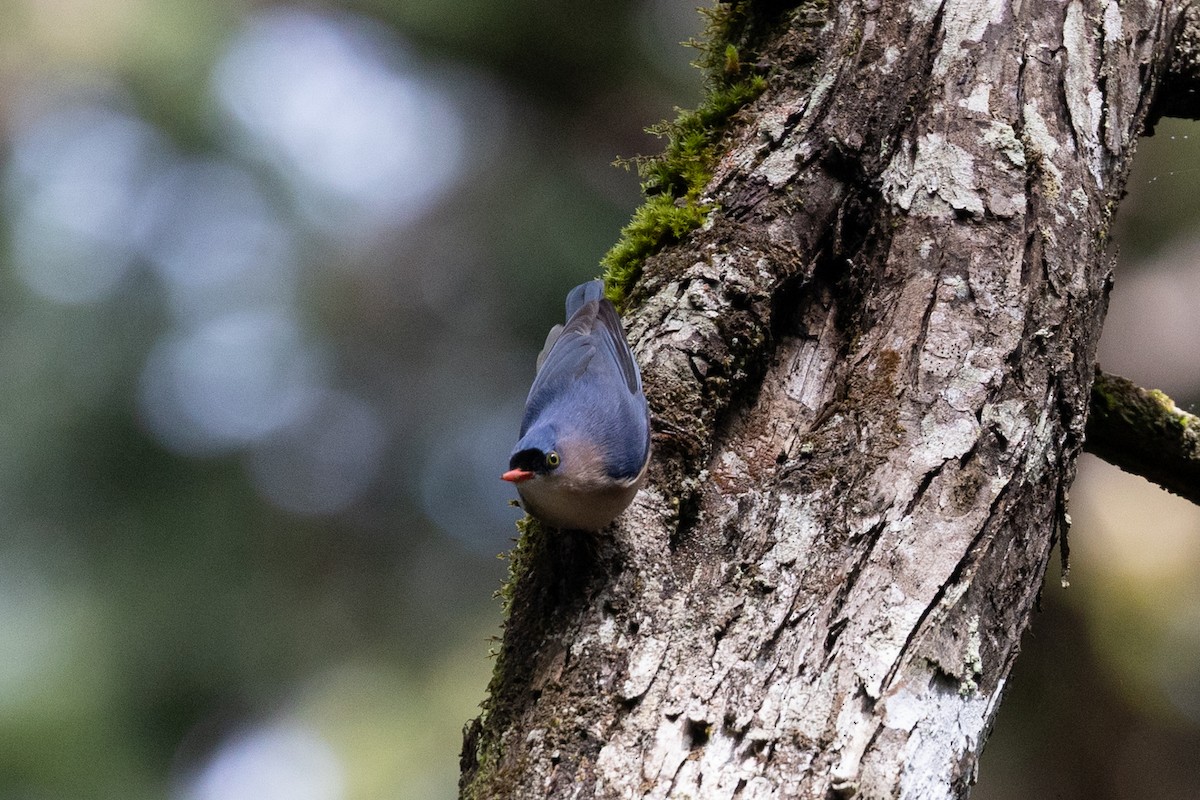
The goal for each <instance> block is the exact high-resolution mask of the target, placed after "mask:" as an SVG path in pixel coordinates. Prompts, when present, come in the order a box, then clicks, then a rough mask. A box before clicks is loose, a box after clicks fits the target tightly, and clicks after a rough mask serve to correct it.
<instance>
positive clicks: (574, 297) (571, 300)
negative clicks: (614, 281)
mask: <svg viewBox="0 0 1200 800" xmlns="http://www.w3.org/2000/svg"><path fill="white" fill-rule="evenodd" d="M602 297H604V281H601V280H595V281H588V282H587V283H581V284H579V285H578V286H576V287H575V288H574V289H572V290H571V292H570V294H568V295H567V319H570V318H571V317H572V316H574V315H575V312H576V311H578V310H579V309H580V308H582V307H583V305H584V304H585V303H590V302H592V301H593V300H599V299H600V298H602Z"/></svg>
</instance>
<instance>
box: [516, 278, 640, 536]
mask: <svg viewBox="0 0 1200 800" xmlns="http://www.w3.org/2000/svg"><path fill="white" fill-rule="evenodd" d="M649 461H650V409H649V406H648V405H647V403H646V395H645V392H644V391H643V389H642V374H641V371H640V370H639V369H638V365H637V361H635V360H634V357H633V352H632V351H631V350H630V349H629V343H628V342H626V340H625V332H624V331H623V330H622V328H621V318H620V317H619V316H618V315H617V310H616V308H614V307H613V304H612V303H611V302H610V301H609V300H608V299H607V298H605V296H604V282H603V281H601V280H594V281H590V282H587V283H581V284H580V285H579V286H576V287H575V288H574V289H572V290H571V291H570V292H569V293H568V294H567V301H566V323H565V324H563V325H555V326H554V327H553V328H551V329H550V333H549V334H547V336H546V344H545V346H544V347H543V348H542V351H541V353H540V354H539V355H538V358H537V368H536V375H535V376H534V379H533V385H532V386H531V387H530V389H529V397H528V398H527V399H526V401H525V413H524V416H523V417H522V419H521V431H520V438H519V440H518V441H517V444H516V446H515V447H514V448H513V451H512V456H511V457H510V458H509V461H508V471H507V472H505V473H504V474H503V475H501V476H500V477H501V478H502V479H504V480H506V481H509V482H511V483H513V484H515V485H516V487H517V492H518V494H520V496H521V505H522V507H523V508H524V509H525V510H526V511H527V512H529V513H530V514H532V515H533V516H534V517H536V518H538V519H539V520H541V521H542V522H543V523H545V524H547V525H549V526H551V527H554V528H559V529H565V530H582V531H598V530H601V529H603V528H604V527H606V526H607V525H608V524H609V523H610V522H612V521H613V520H614V519H616V518H617V517H618V516H620V515H621V513H622V512H623V511H624V510H625V509H626V508H627V507H628V506H629V504H630V503H632V502H633V498H634V495H636V494H637V491H638V489H639V488H640V487H641V485H642V483H643V482H644V481H645V478H646V466H647V464H648V463H649Z"/></svg>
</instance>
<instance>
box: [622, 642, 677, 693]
mask: <svg viewBox="0 0 1200 800" xmlns="http://www.w3.org/2000/svg"><path fill="white" fill-rule="evenodd" d="M669 643H670V639H658V638H655V637H653V636H645V637H643V638H642V639H640V640H639V641H638V643H637V644H636V645H634V648H633V652H631V653H630V654H629V670H628V676H627V677H626V678H625V680H624V681H623V682H622V683H621V688H620V692H621V697H622V698H624V699H626V700H632V699H634V698H635V697H641V696H642V695H643V694H645V693H646V689H648V688H649V687H650V682H651V681H652V680H654V676H655V675H657V674H658V668H659V667H661V666H662V662H663V657H664V656H666V654H667V645H668V644H669Z"/></svg>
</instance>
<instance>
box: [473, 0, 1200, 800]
mask: <svg viewBox="0 0 1200 800" xmlns="http://www.w3.org/2000/svg"><path fill="white" fill-rule="evenodd" d="M770 5H771V4H762V5H761V6H759V7H755V8H752V9H751V10H750V11H749V12H748V13H749V15H750V16H752V17H753V22H752V24H751V23H748V24H747V26H746V27H745V28H744V30H750V29H751V28H753V29H754V30H755V31H756V32H757V33H756V34H755V35H756V36H757V37H758V38H757V39H756V42H757V43H758V47H757V48H756V49H757V52H756V53H755V57H756V58H757V59H758V64H759V65H760V66H762V67H763V68H765V67H766V66H768V65H769V67H770V72H769V73H768V83H767V89H766V91H765V92H764V93H763V94H762V95H761V96H760V97H759V98H758V99H757V100H756V101H754V102H753V103H752V104H750V105H749V106H747V107H746V108H745V109H744V110H743V111H742V112H740V114H739V116H738V118H737V119H736V120H735V125H734V127H733V129H732V131H731V133H730V134H729V135H728V136H727V137H726V139H725V140H724V146H725V148H726V149H725V150H724V151H723V154H722V156H721V159H720V161H719V163H718V164H717V167H716V170H715V174H714V175H713V177H712V180H711V181H710V182H709V183H708V185H707V188H706V191H705V200H706V201H708V202H710V203H712V204H713V206H714V208H715V210H714V211H712V213H711V214H710V215H709V217H708V221H707V223H706V225H705V226H704V227H703V228H702V229H700V230H697V231H694V232H692V233H691V234H689V235H687V236H685V237H684V238H683V240H682V241H680V242H679V243H677V244H676V245H674V246H672V247H669V248H667V249H664V250H663V251H661V252H660V253H658V254H657V255H655V256H653V257H651V258H650V259H648V260H647V261H646V263H645V266H644V270H643V273H642V276H641V278H640V280H639V281H638V283H637V284H636V286H635V288H634V290H633V293H632V294H631V296H630V297H629V298H628V303H627V307H628V308H629V309H630V312H629V314H628V316H627V322H626V324H627V326H628V327H629V329H630V340H631V342H632V343H633V344H634V348H635V352H636V353H637V355H638V358H639V361H640V363H641V364H642V365H643V371H644V374H645V378H646V384H647V392H648V394H649V396H650V402H651V407H652V409H653V414H654V428H655V445H654V446H655V457H654V463H653V467H652V473H651V475H652V480H651V482H650V485H649V487H648V488H647V489H646V490H645V491H643V492H642V493H641V494H640V495H639V498H638V500H637V501H636V502H635V504H634V506H633V507H631V509H630V510H629V511H628V512H627V513H626V514H625V516H624V517H623V518H622V519H621V520H620V521H619V523H618V525H617V526H616V527H615V528H614V529H610V530H609V531H608V532H606V533H604V534H603V535H601V536H600V537H599V538H595V537H584V536H582V535H579V534H573V533H559V532H554V531H542V530H541V529H540V528H538V527H537V526H536V525H534V526H530V529H529V530H528V531H527V532H526V534H525V536H524V537H523V539H522V542H521V544H520V545H519V547H518V549H517V551H516V553H515V556H514V557H515V558H517V559H518V560H519V562H518V564H517V565H516V567H517V569H516V570H515V572H516V573H517V575H518V580H516V582H515V583H514V585H513V586H512V587H510V591H511V596H510V597H509V600H508V602H509V607H510V617H509V619H508V622H507V624H506V629H505V638H504V642H503V646H502V648H501V652H500V654H499V661H498V664H497V668H496V675H495V677H494V679H493V683H492V686H491V688H490V698H489V700H488V701H487V702H486V703H485V706H484V714H483V715H482V716H481V718H480V719H479V720H477V721H475V723H474V724H473V725H472V726H471V728H470V730H469V731H468V734H467V741H466V746H465V749H464V756H463V764H464V775H463V783H462V786H463V794H464V796H467V797H477V798H537V797H564V798H567V797H570V798H575V797H579V798H593V797H595V798H667V797H679V798H683V797H688V798H826V797H830V796H844V797H849V796H857V797H866V798H883V797H911V798H941V797H962V796H965V795H966V794H967V792H968V790H969V787H970V785H971V784H972V782H973V780H974V778H975V770H976V763H977V760H978V756H979V751H980V749H981V747H982V743H983V741H984V739H985V737H986V735H987V731H988V727H989V725H990V723H991V720H992V718H993V715H994V714H995V711H996V708H997V705H998V703H999V701H1000V698H1001V695H1002V693H1003V690H1004V685H1005V680H1006V677H1007V676H1008V674H1009V670H1010V668H1011V667H1012V664H1013V659H1014V658H1015V656H1016V653H1017V650H1018V644H1019V640H1020V636H1021V633H1022V632H1023V631H1024V629H1025V626H1026V624H1027V623H1028V620H1029V616H1030V614H1031V611H1032V608H1033V606H1034V603H1035V601H1036V598H1037V594H1038V591H1039V587H1040V585H1041V582H1042V577H1043V575H1044V574H1045V571H1046V568H1047V564H1048V561H1049V558H1050V553H1051V549H1052V547H1053V545H1054V543H1055V541H1056V539H1058V540H1062V539H1063V538H1064V537H1065V531H1066V527H1067V525H1068V523H1069V517H1068V515H1067V514H1066V500H1067V489H1068V487H1069V486H1070V483H1071V480H1072V478H1073V476H1074V471H1075V459H1076V455H1077V454H1078V452H1079V448H1080V443H1081V438H1082V432H1083V426H1084V420H1085V416H1086V411H1087V408H1088V397H1089V389H1090V385H1091V380H1092V373H1093V358H1094V354H1095V350H1096V343H1097V340H1098V338H1099V335H1100V326H1101V322H1102V319H1103V316H1104V311H1105V306H1106V299H1107V291H1108V287H1109V284H1110V266H1109V256H1108V255H1107V254H1106V252H1105V248H1106V244H1107V236H1108V229H1109V225H1110V223H1111V219H1112V214H1113V212H1114V209H1115V207H1116V204H1117V201H1118V199H1119V198H1120V196H1121V193H1122V186H1123V182H1124V178H1125V175H1126V172H1127V169H1128V165H1129V159H1130V157H1131V155H1132V152H1133V148H1134V143H1135V137H1136V136H1137V135H1138V133H1139V131H1140V130H1141V127H1142V125H1143V123H1144V121H1145V118H1146V116H1147V113H1148V108H1149V102H1150V98H1151V95H1152V90H1153V88H1154V87H1155V85H1156V82H1157V80H1158V79H1159V77H1160V75H1161V73H1162V71H1163V70H1164V69H1165V67H1166V64H1167V62H1168V60H1169V56H1170V52H1171V51H1170V46H1171V39H1172V37H1173V35H1174V32H1175V31H1176V30H1177V29H1178V27H1179V26H1180V24H1181V19H1182V17H1181V15H1182V13H1183V12H1182V6H1181V5H1176V4H1172V3H1162V2H1153V1H1151V0H1146V1H1145V2H1136V1H1135V2H1126V3H1121V4H1118V3H1117V2H1113V0H1107V1H1106V2H1100V1H1099V0H1072V2H1069V3H1061V2H1044V0H1033V1H1032V2H1028V1H1027V2H1024V3H1016V4H1012V3H999V2H995V3H989V2H982V3H980V2H963V1H960V0H945V1H944V2H942V3H940V4H939V3H912V4H902V3H879V2H877V0H868V2H839V3H833V4H827V3H825V2H813V3H806V4H801V5H800V6H798V7H789V8H774V7H773V6H772V7H770V8H768V7H765V6H770ZM776 5H777V4H776ZM754 26H757V27H754ZM747 35H749V34H747ZM735 44H736V43H735ZM739 55H741V57H742V59H743V61H745V60H746V58H745V52H744V51H743V52H741V53H740V54H739ZM1064 544H1065V542H1064ZM1047 757H1050V756H1047Z"/></svg>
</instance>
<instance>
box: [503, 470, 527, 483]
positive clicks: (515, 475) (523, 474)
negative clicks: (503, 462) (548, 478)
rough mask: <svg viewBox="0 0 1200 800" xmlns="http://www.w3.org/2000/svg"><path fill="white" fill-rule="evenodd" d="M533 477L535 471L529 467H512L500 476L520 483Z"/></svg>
mask: <svg viewBox="0 0 1200 800" xmlns="http://www.w3.org/2000/svg"><path fill="white" fill-rule="evenodd" d="M532 477H533V473H532V472H530V471H529V470H527V469H510V470H509V471H508V472H506V473H504V474H503V475H501V476H500V478H501V480H506V481H509V482H511V483H520V482H521V481H527V480H529V479H530V478H532Z"/></svg>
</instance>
